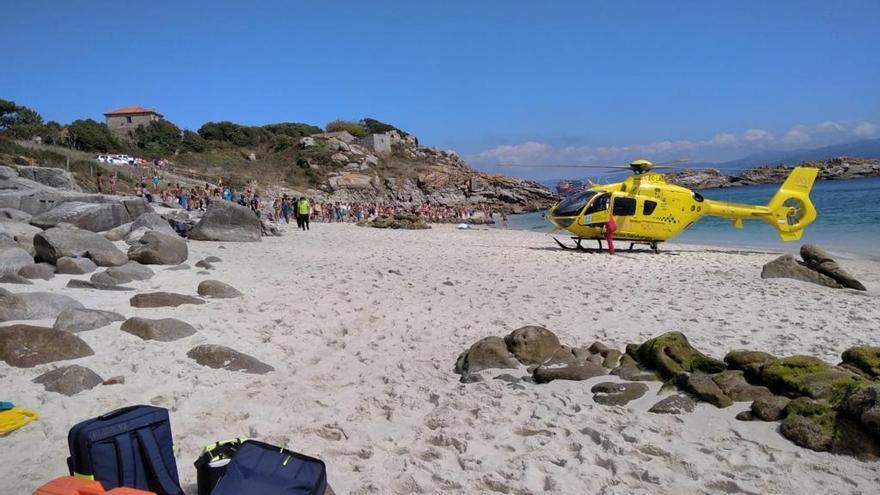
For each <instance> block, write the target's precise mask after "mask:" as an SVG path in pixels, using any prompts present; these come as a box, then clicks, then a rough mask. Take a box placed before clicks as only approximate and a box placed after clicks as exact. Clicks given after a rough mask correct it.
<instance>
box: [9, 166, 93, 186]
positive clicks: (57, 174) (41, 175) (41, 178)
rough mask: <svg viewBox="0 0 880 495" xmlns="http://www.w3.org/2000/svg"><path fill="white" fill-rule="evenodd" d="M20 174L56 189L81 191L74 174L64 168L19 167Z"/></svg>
mask: <svg viewBox="0 0 880 495" xmlns="http://www.w3.org/2000/svg"><path fill="white" fill-rule="evenodd" d="M18 175H19V176H20V177H24V178H25V179H29V180H32V181H34V182H38V183H40V184H43V185H46V186H49V187H54V188H56V189H68V190H71V191H80V190H81V189H80V188H79V186H78V185H77V184H76V179H74V177H73V174H72V173H70V172H68V171H67V170H64V169H62V168H51V167H24V166H22V167H18Z"/></svg>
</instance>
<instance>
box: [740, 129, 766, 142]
mask: <svg viewBox="0 0 880 495" xmlns="http://www.w3.org/2000/svg"><path fill="white" fill-rule="evenodd" d="M744 139H745V140H746V141H772V140H773V134H770V133H769V132H767V131H765V130H764V129H749V130H747V131H746V134H745V137H744Z"/></svg>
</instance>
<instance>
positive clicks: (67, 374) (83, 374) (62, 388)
mask: <svg viewBox="0 0 880 495" xmlns="http://www.w3.org/2000/svg"><path fill="white" fill-rule="evenodd" d="M33 382H34V383H39V384H40V385H42V386H43V388H45V389H46V391H47V392H57V393H59V394H62V395H66V396H68V397H70V396H73V395H76V394H78V393H80V392H82V391H85V390H90V389H93V388H95V387H97V386H98V385H100V384H102V383H103V382H104V380H103V379H102V378H101V377H100V376H98V374H97V373H95V372H94V371H92V370H90V369H89V368H86V367H85V366H80V365H78V364H72V365H70V366H62V367H60V368H56V369H54V370H52V371H47V372H45V373H43V374H42V375H40V376H38V377H36V378H34V380H33Z"/></svg>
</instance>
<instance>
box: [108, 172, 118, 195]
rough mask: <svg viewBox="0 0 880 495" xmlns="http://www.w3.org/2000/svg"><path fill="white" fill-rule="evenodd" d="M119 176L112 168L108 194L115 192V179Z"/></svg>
mask: <svg viewBox="0 0 880 495" xmlns="http://www.w3.org/2000/svg"><path fill="white" fill-rule="evenodd" d="M118 179H119V177H118V176H117V175H116V171H115V170H114V171H113V172H112V173H110V194H116V181H117V180H118Z"/></svg>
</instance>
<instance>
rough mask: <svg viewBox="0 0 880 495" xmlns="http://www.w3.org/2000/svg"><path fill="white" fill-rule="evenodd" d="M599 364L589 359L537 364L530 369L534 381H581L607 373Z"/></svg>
mask: <svg viewBox="0 0 880 495" xmlns="http://www.w3.org/2000/svg"><path fill="white" fill-rule="evenodd" d="M607 372H608V370H606V369H605V368H604V367H603V366H602V365H601V364H597V363H592V362H590V361H581V362H573V363H570V364H567V365H549V366H538V367H536V368H535V369H534V370H532V378H533V379H534V380H535V383H548V382H551V381H553V380H574V381H582V380H589V379H590V378H595V377H597V376H603V375H605V374H607Z"/></svg>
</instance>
